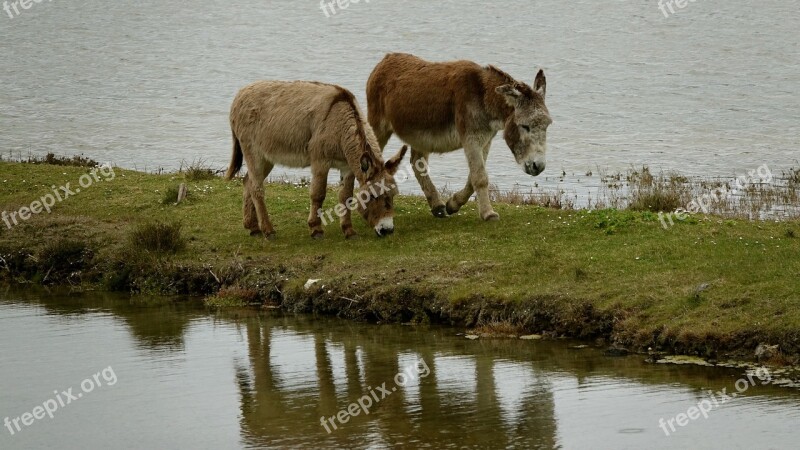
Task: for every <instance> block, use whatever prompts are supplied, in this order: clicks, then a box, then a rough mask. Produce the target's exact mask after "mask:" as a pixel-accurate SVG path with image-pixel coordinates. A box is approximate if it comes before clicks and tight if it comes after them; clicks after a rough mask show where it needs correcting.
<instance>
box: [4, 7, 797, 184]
mask: <svg viewBox="0 0 800 450" xmlns="http://www.w3.org/2000/svg"><path fill="white" fill-rule="evenodd" d="M326 11H327V12H324V11H322V9H321V7H320V3H319V2H317V1H315V0H303V1H291V2H290V1H284V0H281V1H277V0H266V1H265V0H259V1H255V0H242V1H238V2H230V1H222V0H196V1H193V2H191V3H184V2H163V1H155V0H143V1H137V2H131V1H118V2H106V1H100V0H86V1H81V2H68V1H56V2H43V3H36V4H34V6H33V7H31V8H30V9H28V10H20V11H19V14H18V15H16V16H14V17H13V18H11V17H9V15H7V14H5V13H3V12H0V55H2V67H3V74H2V84H1V85H0V127H1V128H2V133H0V154H2V155H3V156H4V157H6V156H8V155H12V156H13V157H16V156H19V155H22V156H26V155H28V154H34V155H41V154H44V153H46V152H55V153H57V154H65V155H72V154H76V153H80V154H84V155H87V156H89V157H92V158H94V159H96V160H98V161H101V162H113V163H115V164H118V165H120V166H122V167H126V168H137V169H146V170H157V169H159V168H164V169H167V170H174V169H177V168H178V167H179V166H180V165H181V163H182V162H184V163H190V162H192V161H195V160H199V159H202V160H204V161H206V162H207V163H208V164H210V165H211V166H213V167H216V168H223V167H226V166H227V164H228V161H229V157H230V145H231V144H230V128H229V126H228V110H229V107H230V102H231V101H232V99H233V96H234V94H235V93H236V91H237V90H238V89H239V88H240V87H242V86H244V85H245V84H247V83H249V82H251V81H254V80H258V79H314V80H321V81H326V82H333V83H337V84H341V85H343V86H345V87H347V88H349V89H351V90H352V91H353V92H354V93H355V94H356V96H357V97H358V98H359V101H360V102H361V104H362V105H365V102H366V98H365V92H364V90H365V85H366V80H367V77H368V76H369V73H370V71H371V70H372V68H373V67H374V66H375V64H377V62H378V61H380V59H381V58H382V57H383V55H384V54H385V53H387V52H391V51H404V52H411V53H415V54H417V55H419V56H422V57H424V58H426V59H430V60H452V59H470V60H474V61H477V62H479V63H481V64H495V65H497V66H499V67H500V68H502V69H504V70H506V71H507V72H509V73H511V74H512V75H513V76H515V77H517V78H518V79H519V80H522V81H526V82H528V83H532V82H533V77H534V75H535V73H536V70H537V68H539V67H541V68H544V69H545V71H546V73H547V77H548V91H547V92H548V106H549V109H550V111H551V114H552V116H553V118H554V121H555V122H554V124H553V125H552V126H551V127H550V132H549V136H548V142H549V146H550V150H549V155H548V168H547V170H546V172H545V173H544V174H543V175H542V176H540V177H537V178H532V177H530V176H528V175H526V174H524V173H523V171H522V170H521V169H520V168H519V167H518V166H517V165H516V164H515V163H514V159H513V157H512V155H511V152H510V151H509V150H508V148H507V147H506V145H505V143H504V142H503V141H502V138H501V137H500V136H498V137H497V138H496V141H495V143H494V145H493V150H492V152H491V155H490V161H489V163H488V168H489V174H490V181H491V182H492V183H494V184H496V185H497V186H498V187H499V188H500V189H501V190H508V189H512V188H514V187H515V186H516V187H518V188H519V189H520V190H522V191H526V192H527V191H528V190H530V189H533V188H534V187H535V186H538V187H540V188H544V189H552V190H555V189H563V190H566V191H568V192H573V191H574V192H576V193H577V194H578V195H579V196H585V195H590V196H593V197H594V198H597V196H598V195H597V192H596V191H597V189H598V188H599V186H600V184H601V183H600V180H599V177H600V174H602V173H613V172H617V171H624V170H626V169H629V168H632V167H637V166H641V165H645V164H646V165H649V166H650V167H652V168H654V169H657V170H665V171H678V172H680V173H683V174H685V175H698V176H700V175H702V176H715V177H717V176H719V177H731V176H732V175H734V174H742V173H746V172H747V171H748V170H752V169H755V168H756V167H759V166H761V165H762V164H767V165H768V166H769V167H770V168H771V169H772V171H773V172H774V173H776V174H777V173H779V172H780V171H781V170H784V169H788V168H789V167H791V166H793V165H794V166H795V167H796V166H797V165H798V158H799V157H800V151H798V143H800V130H798V123H799V122H800V120H798V119H800V102H798V101H797V96H798V88H797V87H798V86H799V85H800V66H799V65H798V64H800V57H798V56H800V51H799V49H798V40H797V39H796V36H797V29H798V27H800V20H799V19H800V12H798V9H797V5H796V4H795V3H794V2H789V1H778V0H765V1H760V2H748V1H745V0H732V1H725V2H719V1H705V0H700V1H697V2H691V3H689V4H688V6H686V7H685V8H684V9H678V10H676V12H675V14H672V15H669V17H665V14H664V13H662V11H661V10H660V9H659V7H658V2H657V1H656V0H648V1H608V2H596V1H588V0H578V1H574V2H564V1H560V0H543V1H537V2H535V3H531V2H529V1H527V0H509V1H505V2H503V3H501V4H500V3H491V2H481V1H476V0H460V1H440V2H430V1H424V0H407V1H388V0H373V1H371V2H369V3H366V2H360V3H352V4H350V5H349V7H347V9H344V10H342V9H338V10H337V12H336V14H335V15H334V14H332V11H331V10H330V9H329V8H326ZM9 14H10V15H13V12H11V13H9ZM326 14H327V15H328V16H329V17H326ZM792 36H795V38H793V37H792ZM400 145H401V144H400V142H399V141H397V140H396V139H394V138H393V140H392V141H391V142H390V144H389V148H388V149H387V154H388V153H389V152H391V153H394V152H395V151H396V150H397V148H399V146H400ZM431 173H432V176H433V177H434V181H435V182H436V183H437V185H438V186H439V187H440V188H441V187H444V186H447V187H448V188H450V189H451V190H454V189H460V188H461V187H462V186H463V184H464V182H465V180H466V175H467V170H466V163H465V159H464V155H463V153H452V154H449V155H445V156H435V157H433V158H432V162H431ZM562 173H565V174H566V176H565V177H562V176H561V175H562ZM589 173H591V175H588V174H589ZM273 175H275V176H281V175H287V176H289V177H290V178H298V177H301V176H308V172H307V171H287V170H282V169H277V170H276V171H274V172H273ZM331 180H338V174H337V173H332V174H331ZM401 191H402V192H406V193H419V192H420V190H419V187H418V186H417V185H416V183H415V182H408V183H404V184H403V185H402V186H401Z"/></svg>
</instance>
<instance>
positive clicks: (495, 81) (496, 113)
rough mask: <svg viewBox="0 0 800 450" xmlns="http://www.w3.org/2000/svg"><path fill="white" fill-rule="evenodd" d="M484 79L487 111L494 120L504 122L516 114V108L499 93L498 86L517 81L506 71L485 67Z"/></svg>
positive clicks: (484, 101) (484, 97) (484, 99)
mask: <svg viewBox="0 0 800 450" xmlns="http://www.w3.org/2000/svg"><path fill="white" fill-rule="evenodd" d="M483 70H484V73H483V77H482V81H483V92H484V96H483V103H484V105H485V107H486V113H487V114H488V115H489V117H490V118H491V119H492V121H500V122H502V123H503V124H505V122H506V121H507V120H508V118H509V117H510V116H511V115H512V114H514V108H512V107H511V105H509V104H508V103H507V102H506V100H505V98H503V96H502V95H500V94H498V93H497V88H498V87H500V86H503V85H505V84H509V83H515V82H516V81H515V80H514V79H513V78H511V77H510V76H508V75H507V74H505V73H501V72H499V71H497V70H493V69H490V68H488V67H486V68H484V69H483Z"/></svg>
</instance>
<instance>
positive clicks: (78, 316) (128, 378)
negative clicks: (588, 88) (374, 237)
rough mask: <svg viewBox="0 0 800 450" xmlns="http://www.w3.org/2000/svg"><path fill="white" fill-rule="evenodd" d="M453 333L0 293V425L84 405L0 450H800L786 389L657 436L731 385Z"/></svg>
mask: <svg viewBox="0 0 800 450" xmlns="http://www.w3.org/2000/svg"><path fill="white" fill-rule="evenodd" d="M456 332H457V330H454V329H450V328H441V327H411V326H402V325H382V326H378V325H368V324H355V323H352V322H347V321H340V320H336V319H327V318H312V317H306V316H284V315H281V314H278V313H266V312H255V311H253V312H251V311H240V312H237V313H232V312H231V313H218V314H214V313H212V312H210V311H207V310H205V309H204V308H203V307H201V306H198V305H197V304H196V303H194V302H187V301H181V302H175V303H166V304H165V303H164V302H163V299H156V300H153V301H149V300H148V299H142V298H136V299H134V300H131V299H129V298H127V297H122V296H114V295H109V294H98V293H94V294H86V295H80V294H73V295H64V294H57V293H49V294H48V293H44V292H42V293H32V292H30V291H28V292H14V291H4V292H2V293H0V343H2V353H0V354H1V355H2V359H0V420H2V419H4V418H5V417H7V416H8V417H9V418H10V419H11V420H13V419H14V418H15V417H20V416H21V415H22V414H24V413H25V412H32V411H35V410H34V408H35V407H36V406H37V405H42V404H44V403H45V402H47V401H48V400H50V399H53V400H54V401H57V397H58V396H61V397H62V400H66V398H65V397H66V395H64V394H61V393H58V394H56V393H54V391H57V392H64V391H67V390H68V389H69V388H70V387H72V388H73V390H72V391H71V394H72V395H73V396H75V395H77V394H83V395H82V396H81V397H80V398H79V399H77V400H74V401H72V402H71V403H69V404H65V405H64V406H63V407H59V408H58V409H57V410H56V411H55V412H54V414H53V417H52V418H50V417H48V416H47V415H44V418H42V419H39V420H34V422H33V424H32V425H30V426H28V427H22V428H21V431H16V432H15V434H14V435H11V433H10V432H9V431H8V428H6V427H3V428H0V448H2V449H26V450H28V449H48V448H64V449H82V448H119V449H128V448H130V449H135V448H209V449H212V448H213V449H237V448H387V447H396V448H424V447H427V448H521V449H522V448H524V449H529V448H564V449H574V448H595V449H639V448H775V449H782V448H796V443H797V441H798V439H800V430H798V429H797V427H796V423H797V421H798V419H800V408H798V406H800V395H798V394H800V393H799V392H798V391H797V390H794V389H789V388H780V387H777V386H774V385H771V384H769V385H762V384H761V383H760V382H758V379H757V378H756V379H755V380H756V383H755V384H754V385H753V386H751V387H749V389H746V390H745V392H744V394H742V395H740V396H739V397H737V398H736V399H733V400H731V401H729V402H728V403H725V404H723V405H721V406H720V407H719V408H715V409H713V410H711V411H710V412H709V413H708V418H704V417H702V416H700V417H699V418H698V419H696V420H693V421H691V422H689V423H688V425H685V426H684V427H678V426H677V425H675V427H676V431H675V432H674V433H671V435H670V436H666V435H665V433H664V431H662V429H661V428H659V419H661V418H663V419H664V420H665V421H668V420H669V419H671V418H673V417H675V416H676V415H677V414H680V413H682V412H683V413H685V412H686V411H687V410H688V409H689V408H691V407H693V406H695V405H697V404H698V402H701V401H702V400H703V399H705V398H707V397H706V394H705V392H706V391H707V390H709V389H712V390H714V391H718V390H721V389H723V388H725V389H727V391H728V392H732V391H734V389H735V386H736V383H737V380H739V379H741V378H742V377H743V373H742V372H741V371H736V370H727V369H713V368H704V367H686V366H665V365H652V364H647V363H644V362H643V358H642V356H630V357H624V358H611V357H606V356H603V355H602V353H601V351H600V350H597V349H594V348H585V349H580V350H578V349H572V348H570V346H571V345H572V343H570V342H562V341H557V342H552V341H521V340H514V341H511V340H477V341H470V340H467V339H464V338H463V337H459V336H456ZM409 367H411V368H413V370H411V371H410V372H407V373H411V374H414V375H415V376H414V377H410V376H409V378H408V379H407V380H406V381H407V382H406V383H405V387H403V388H400V389H398V390H397V391H395V392H391V393H390V394H389V395H388V396H387V397H386V398H383V399H381V400H380V402H373V403H374V404H373V405H372V406H370V407H368V410H369V411H370V414H369V415H366V416H365V415H364V414H363V413H361V414H359V415H358V416H356V417H353V418H352V419H348V422H347V423H345V424H343V423H338V422H337V429H336V430H333V429H332V427H331V426H330V425H328V427H329V428H330V429H331V433H330V434H328V433H327V432H326V431H325V428H323V426H322V425H321V423H320V418H321V417H323V416H325V417H331V416H333V415H335V414H337V413H338V412H339V411H340V410H342V409H346V408H348V405H350V404H351V403H352V402H356V401H358V400H359V399H361V398H363V397H364V396H365V395H370V392H371V390H373V391H376V388H377V387H378V386H382V385H383V384H384V383H386V384H385V389H387V390H391V387H393V386H396V385H395V384H394V383H395V382H394V381H393V380H394V378H395V376H396V374H397V373H398V372H402V371H404V370H406V369H407V368H409ZM425 368H427V369H428V370H427V371H425V370H424V369H425ZM104 369H105V372H104ZM95 374H98V377H97V378H96V379H95V378H94V375H95ZM112 375H113V376H112ZM87 378H88V379H89V381H88V383H87V382H86V381H85V380H86V379H87ZM745 379H746V378H745ZM84 386H85V387H87V388H91V389H90V391H91V392H86V393H84V390H83V387H84ZM376 394H377V395H378V398H380V396H382V395H383V394H380V392H379V391H376ZM364 402H365V404H366V401H364ZM40 415H41V414H40ZM11 426H12V427H13V423H12V425H11ZM12 429H13V428H12Z"/></svg>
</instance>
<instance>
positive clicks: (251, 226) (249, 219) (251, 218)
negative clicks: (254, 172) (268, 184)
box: [243, 162, 275, 239]
mask: <svg viewBox="0 0 800 450" xmlns="http://www.w3.org/2000/svg"><path fill="white" fill-rule="evenodd" d="M273 167H274V165H273V164H272V163H269V162H265V163H264V164H263V167H262V170H261V172H262V174H263V175H264V178H266V177H268V176H269V173H270V172H272V168H273ZM249 178H250V177H249V174H245V175H244V180H243V181H244V185H245V189H244V208H243V209H244V214H243V216H244V227H245V229H247V230H250V236H259V235H262V233H263V231H264V230H263V228H262V227H261V225H260V222H259V219H258V210H257V209H256V204H257V203H256V202H255V201H253V196H252V195H250V192H249V191H248V189H247V183H248V179H249ZM261 185H262V189H263V182H262V183H261ZM262 198H263V196H262ZM262 203H263V201H262ZM264 212H265V214H266V208H265V209H264ZM266 216H267V217H266V220H267V224H268V229H269V230H270V231H269V233H267V234H264V235H265V236H266V237H267V238H268V239H272V238H273V237H275V229H274V228H273V227H272V221H271V220H270V219H269V214H266Z"/></svg>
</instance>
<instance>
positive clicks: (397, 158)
mask: <svg viewBox="0 0 800 450" xmlns="http://www.w3.org/2000/svg"><path fill="white" fill-rule="evenodd" d="M407 151H408V146H407V145H404V146H403V148H401V149H400V151H399V152H397V154H396V155H394V156H392V157H391V158H390V159H389V160H388V161H386V164H384V167H386V171H387V172H389V175H394V174H395V173H396V172H397V169H398V168H399V167H400V162H401V161H403V157H404V156H406V152H407Z"/></svg>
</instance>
